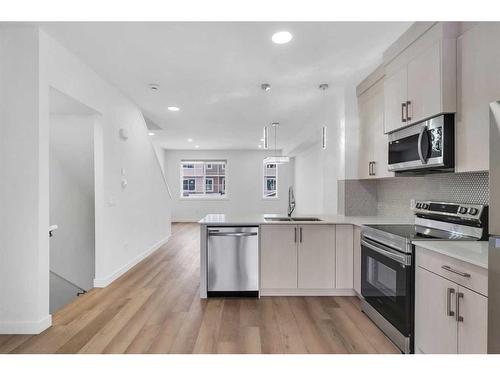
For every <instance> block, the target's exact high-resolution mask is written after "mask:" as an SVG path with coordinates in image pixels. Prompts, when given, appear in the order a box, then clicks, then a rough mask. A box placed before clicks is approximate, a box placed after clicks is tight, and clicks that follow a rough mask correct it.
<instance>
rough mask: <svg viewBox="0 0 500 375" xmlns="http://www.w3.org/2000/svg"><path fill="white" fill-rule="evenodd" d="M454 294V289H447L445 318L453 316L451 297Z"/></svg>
mask: <svg viewBox="0 0 500 375" xmlns="http://www.w3.org/2000/svg"><path fill="white" fill-rule="evenodd" d="M452 294H455V289H453V288H447V289H446V315H447V316H455V312H454V311H451V295H452Z"/></svg>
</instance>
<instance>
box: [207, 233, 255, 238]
mask: <svg viewBox="0 0 500 375" xmlns="http://www.w3.org/2000/svg"><path fill="white" fill-rule="evenodd" d="M208 235H209V236H211V237H213V236H218V237H250V236H256V235H257V233H255V232H208Z"/></svg>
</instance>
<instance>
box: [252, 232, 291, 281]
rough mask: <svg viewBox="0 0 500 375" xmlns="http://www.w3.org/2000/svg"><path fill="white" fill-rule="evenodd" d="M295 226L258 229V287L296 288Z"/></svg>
mask: <svg viewBox="0 0 500 375" xmlns="http://www.w3.org/2000/svg"><path fill="white" fill-rule="evenodd" d="M297 232H298V228H297V226H296V225H262V226H261V227H260V248H261V251H260V287H261V289H266V288H269V289H275V288H276V289H288V288H296V287H297V237H298V233H297Z"/></svg>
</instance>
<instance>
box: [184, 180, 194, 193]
mask: <svg viewBox="0 0 500 375" xmlns="http://www.w3.org/2000/svg"><path fill="white" fill-rule="evenodd" d="M195 184H196V182H195V179H193V178H185V179H184V181H182V188H183V190H188V191H193V190H194V188H195Z"/></svg>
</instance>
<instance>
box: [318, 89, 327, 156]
mask: <svg viewBox="0 0 500 375" xmlns="http://www.w3.org/2000/svg"><path fill="white" fill-rule="evenodd" d="M319 89H320V90H321V91H326V90H328V83H322V84H320V85H319ZM324 98H325V99H324V102H325V103H324V107H325V108H327V102H326V94H325V95H324ZM326 118H327V116H326V113H325V119H324V120H325V122H326ZM326 131H327V127H326V125H323V127H322V128H321V148H322V149H323V150H326V146H327V145H326Z"/></svg>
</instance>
